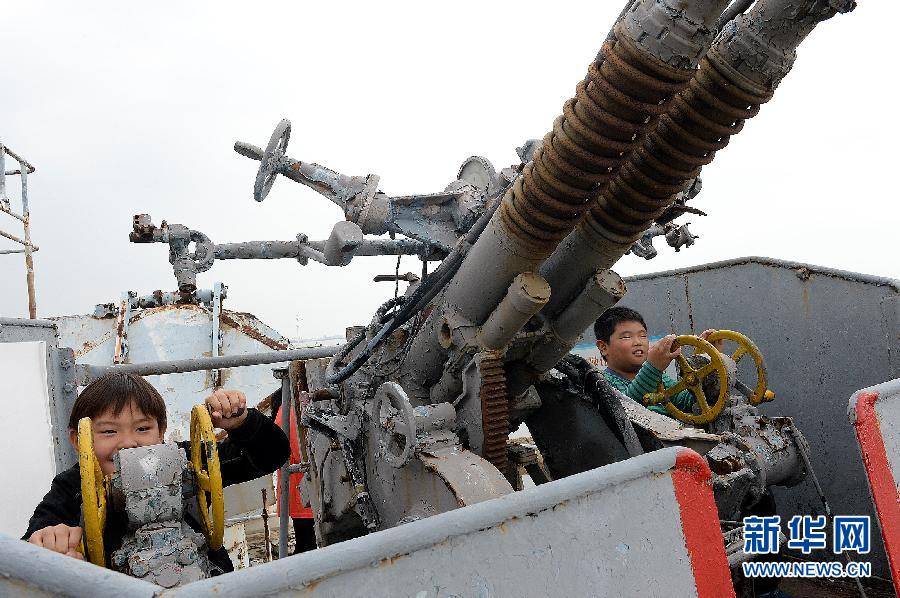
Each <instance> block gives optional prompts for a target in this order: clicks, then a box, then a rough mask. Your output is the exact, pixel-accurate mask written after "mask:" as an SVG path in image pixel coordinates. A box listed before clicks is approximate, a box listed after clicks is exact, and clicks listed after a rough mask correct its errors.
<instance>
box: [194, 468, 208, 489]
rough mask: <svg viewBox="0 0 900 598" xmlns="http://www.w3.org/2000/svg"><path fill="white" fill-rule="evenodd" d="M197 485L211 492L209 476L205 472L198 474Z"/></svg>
mask: <svg viewBox="0 0 900 598" xmlns="http://www.w3.org/2000/svg"><path fill="white" fill-rule="evenodd" d="M197 485H198V486H200V488H202V489H203V490H206V491H207V492H209V475H208V474H207V473H206V472H204V471H198V472H197Z"/></svg>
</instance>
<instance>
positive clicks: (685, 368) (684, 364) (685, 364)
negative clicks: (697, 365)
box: [675, 355, 694, 374]
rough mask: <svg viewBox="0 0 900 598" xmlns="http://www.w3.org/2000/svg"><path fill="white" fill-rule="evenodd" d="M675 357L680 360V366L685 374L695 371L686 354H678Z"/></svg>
mask: <svg viewBox="0 0 900 598" xmlns="http://www.w3.org/2000/svg"><path fill="white" fill-rule="evenodd" d="M675 359H676V360H677V361H678V367H679V368H681V372H682V373H683V374H685V373H691V372H693V371H694V368H693V367H692V366H691V364H689V363H688V360H687V359H685V358H684V355H676V356H675Z"/></svg>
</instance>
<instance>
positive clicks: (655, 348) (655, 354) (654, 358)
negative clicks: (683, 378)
mask: <svg viewBox="0 0 900 598" xmlns="http://www.w3.org/2000/svg"><path fill="white" fill-rule="evenodd" d="M674 341H675V335H674V334H669V335H667V336H664V337H662V338H661V339H659V340H658V341H656V342H655V343H653V344H652V345H650V350H649V351H648V352H647V361H649V362H650V365H652V366H653V367H655V368H656V369H658V370H664V369H666V368H667V367H669V364H670V363H672V360H673V359H675V358H676V357H677V356H679V355H681V347H675V348H674V349H673V348H672V343H673V342H674Z"/></svg>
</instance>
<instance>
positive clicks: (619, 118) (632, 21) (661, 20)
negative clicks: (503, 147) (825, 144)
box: [410, 0, 728, 384]
mask: <svg viewBox="0 0 900 598" xmlns="http://www.w3.org/2000/svg"><path fill="white" fill-rule="evenodd" d="M727 4H728V2H727V0H704V1H700V2H693V3H690V4H687V3H682V2H678V3H672V5H670V4H669V3H666V2H659V1H657V0H637V2H635V3H634V5H633V6H632V7H631V8H630V9H629V10H628V11H625V12H624V13H623V16H622V17H621V18H620V19H619V20H618V21H617V22H616V24H615V26H614V27H613V29H612V32H611V33H610V35H609V36H608V37H607V39H606V41H605V42H604V44H603V47H602V48H601V51H600V53H599V54H598V55H597V58H596V59H595V61H594V62H593V63H592V64H591V65H590V66H589V68H588V73H587V76H586V77H585V79H584V80H582V81H581V82H580V83H579V84H578V85H577V87H576V93H575V97H573V98H571V99H570V100H568V101H567V102H566V103H565V104H564V106H563V111H562V112H563V113H562V115H561V116H559V117H558V118H557V119H556V121H555V122H554V123H553V129H552V130H551V131H550V132H549V133H548V134H547V135H546V136H545V137H544V140H543V143H542V144H541V146H540V148H538V149H537V150H536V151H535V154H534V157H533V159H532V160H531V162H529V163H528V164H527V165H526V166H525V168H524V170H523V173H522V175H521V176H520V177H518V178H517V179H516V182H515V183H514V184H513V186H512V187H511V189H510V190H509V191H508V192H507V193H506V194H505V195H504V197H503V199H502V203H501V204H500V207H499V208H498V210H497V213H496V214H495V215H494V217H493V218H492V219H491V222H490V223H489V224H488V227H487V228H486V229H485V231H484V232H483V233H482V235H481V236H480V237H479V238H478V240H477V241H476V243H475V245H474V246H473V247H472V249H471V250H470V251H469V253H468V255H467V256H466V259H465V261H464V262H463V264H462V265H461V266H460V269H459V271H458V272H457V273H456V275H455V276H454V278H453V279H452V280H451V281H450V282H449V283H448V285H447V288H446V290H445V292H444V296H443V299H442V301H441V305H442V308H441V309H439V310H433V311H432V315H431V317H430V322H429V323H428V324H427V325H426V326H425V327H424V328H423V330H422V331H421V333H420V334H419V335H418V337H417V339H416V341H415V342H416V346H415V347H414V349H413V351H412V354H414V355H422V356H425V357H423V358H422V359H419V360H415V363H412V362H411V363H410V366H411V367H416V368H418V372H419V373H420V375H422V374H424V378H425V380H424V382H425V383H426V384H430V383H433V382H434V381H435V380H436V379H437V377H438V376H439V375H440V371H441V368H442V362H443V360H442V359H441V358H439V357H440V356H441V355H443V353H442V352H441V350H440V347H439V345H438V344H437V340H436V337H437V333H438V331H439V330H440V327H441V325H442V319H443V314H442V312H443V311H447V310H451V311H453V312H454V313H455V314H458V315H461V316H463V317H464V318H466V319H467V320H469V321H470V322H472V323H473V324H474V325H481V324H482V323H483V322H484V321H485V319H486V318H487V317H488V315H489V314H490V313H491V312H492V311H493V310H494V308H495V307H496V306H497V304H498V303H499V302H500V300H501V299H502V298H503V295H504V294H505V293H506V290H507V288H508V287H509V284H510V283H511V281H512V280H513V278H514V277H515V276H516V275H518V274H520V273H523V272H534V271H536V270H537V269H538V267H539V266H540V264H541V263H542V262H543V261H544V260H545V259H546V258H547V257H548V256H549V255H550V254H551V253H552V252H553V250H554V249H556V247H557V245H558V244H559V243H560V241H562V240H563V239H564V238H565V237H566V236H567V235H569V233H571V232H572V230H573V229H574V228H575V227H576V226H577V224H578V223H579V221H580V220H581V219H582V217H583V215H584V213H585V212H586V211H587V209H588V208H589V207H590V203H589V202H590V200H591V198H593V197H594V196H595V194H596V190H597V189H598V187H604V186H605V185H606V184H607V183H608V182H609V181H610V180H611V179H612V177H613V176H614V175H615V174H616V172H617V171H618V169H619V167H620V166H621V165H622V163H623V162H624V161H625V160H626V158H627V156H628V155H629V154H630V153H631V151H632V150H633V149H635V148H636V147H638V146H639V144H640V140H641V139H642V138H643V133H644V132H645V129H646V128H647V127H648V126H649V123H652V122H654V119H655V118H657V117H659V116H660V115H661V114H663V113H664V112H665V110H666V108H667V106H668V102H669V101H670V99H671V98H672V97H673V96H675V95H676V94H677V93H678V92H679V91H681V90H682V89H683V88H684V87H685V86H686V85H687V84H688V82H689V81H690V80H691V78H692V76H693V73H694V70H695V69H696V65H697V63H698V62H699V60H700V58H702V57H703V56H704V55H705V54H706V52H707V50H708V49H709V47H710V45H711V44H712V36H713V30H714V28H715V23H716V20H717V19H718V18H719V16H720V15H721V13H722V10H723V9H724V8H725V6H726V5H727ZM582 284H583V280H582ZM551 288H552V289H553V290H552V293H553V295H555V294H556V289H555V288H553V283H552V282H551ZM551 302H552V295H551Z"/></svg>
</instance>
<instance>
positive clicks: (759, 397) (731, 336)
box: [708, 330, 775, 405]
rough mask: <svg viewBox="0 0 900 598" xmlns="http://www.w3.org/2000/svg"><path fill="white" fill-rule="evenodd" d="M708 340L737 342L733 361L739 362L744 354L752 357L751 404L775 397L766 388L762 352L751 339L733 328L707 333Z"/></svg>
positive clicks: (757, 403) (764, 364)
mask: <svg viewBox="0 0 900 598" xmlns="http://www.w3.org/2000/svg"><path fill="white" fill-rule="evenodd" d="M708 340H709V342H714V341H719V340H727V341H732V342H734V343H737V346H738V348H737V349H736V350H735V352H734V353H732V354H731V358H732V359H733V360H734V361H735V362H739V361H740V360H741V359H742V358H743V357H744V356H745V355H749V356H750V357H751V358H753V363H754V364H755V365H756V386H755V387H754V388H753V392H752V394H751V395H750V397H748V398H749V399H750V404H751V405H759V404H760V403H763V402H767V401H772V400H774V399H775V393H774V392H772V391H771V390H769V389H768V388H766V383H767V381H766V362H765V361H763V356H762V353H761V352H760V350H759V348H758V347H757V346H756V344H755V343H754V342H753V341H751V340H750V339H749V338H747V337H746V336H744V335H743V334H741V333H740V332H735V331H733V330H716V331H715V332H713V333H712V334H710V335H709V339H708Z"/></svg>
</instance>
